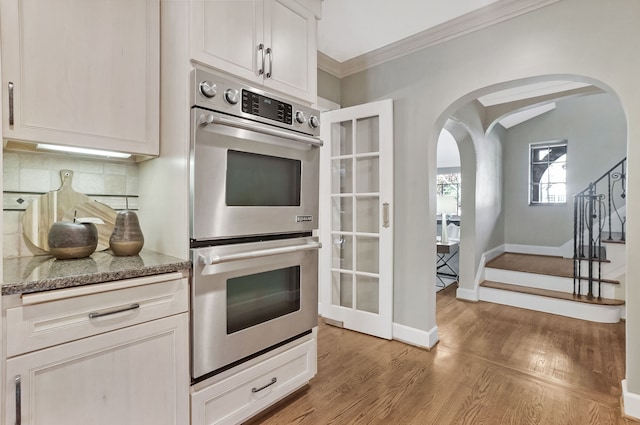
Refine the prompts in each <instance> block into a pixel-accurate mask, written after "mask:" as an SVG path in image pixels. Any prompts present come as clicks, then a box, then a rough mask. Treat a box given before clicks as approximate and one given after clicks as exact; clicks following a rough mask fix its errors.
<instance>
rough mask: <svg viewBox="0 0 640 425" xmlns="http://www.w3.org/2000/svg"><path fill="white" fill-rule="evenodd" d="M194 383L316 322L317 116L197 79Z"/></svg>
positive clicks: (216, 78) (204, 74) (230, 83)
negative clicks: (314, 233) (314, 232)
mask: <svg viewBox="0 0 640 425" xmlns="http://www.w3.org/2000/svg"><path fill="white" fill-rule="evenodd" d="M191 80H192V81H191V83H192V90H193V91H192V94H191V97H192V108H191V124H192V132H191V150H190V191H191V192H190V229H191V260H192V263H193V273H192V279H193V281H192V289H191V291H192V309H191V310H192V313H191V314H192V317H191V319H192V320H191V323H192V332H191V333H192V342H191V344H192V350H191V353H192V359H191V360H192V362H191V364H192V368H191V372H192V380H193V381H194V382H196V381H200V380H203V379H206V378H207V377H209V376H212V375H214V374H216V373H218V372H220V371H223V370H226V369H228V368H230V367H233V366H235V365H237V364H239V363H241V362H243V361H246V360H247V359H250V358H252V357H255V356H257V355H260V354H262V353H264V352H266V351H268V350H270V349H273V348H275V347H277V346H280V345H282V344H285V343H287V342H288V341H291V340H293V339H296V338H298V337H300V336H302V335H304V334H306V333H309V332H311V329H312V328H313V327H314V326H316V324H317V314H318V311H317V310H318V249H319V248H320V244H319V242H318V240H317V238H316V237H314V236H312V231H313V230H314V229H316V228H317V227H318V167H319V147H320V146H321V145H322V142H321V141H320V139H319V137H318V135H319V128H318V127H319V121H318V112H317V111H315V110H313V109H311V108H308V107H305V106H302V105H296V104H294V103H292V102H289V101H285V100H283V99H281V98H278V97H277V96H272V95H269V94H268V93H266V92H264V91H262V90H259V89H255V88H252V87H249V86H246V85H244V84H241V83H239V82H237V81H234V80H232V79H230V78H227V77H224V76H222V75H218V74H214V73H211V72H209V71H204V70H201V69H196V70H194V71H193V72H192V79H191Z"/></svg>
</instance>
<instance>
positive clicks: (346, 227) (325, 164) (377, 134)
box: [319, 99, 393, 339]
mask: <svg viewBox="0 0 640 425" xmlns="http://www.w3.org/2000/svg"><path fill="white" fill-rule="evenodd" d="M321 122H322V124H321V131H320V134H321V138H322V140H323V141H324V142H325V146H324V147H323V148H322V150H321V155H320V162H321V165H320V170H321V171H320V209H321V211H320V239H321V241H322V243H323V249H321V250H320V273H319V278H320V300H321V305H320V313H321V314H322V316H323V317H325V318H327V319H330V320H331V321H335V322H339V323H342V325H343V326H344V327H345V328H348V329H352V330H355V331H358V332H363V333H367V334H370V335H375V336H378V337H381V338H386V339H391V336H392V332H391V331H392V320H393V102H392V101H391V100H390V99H388V100H383V101H378V102H372V103H367V104H364V105H358V106H353V107H349V108H344V109H338V110H335V111H330V112H324V113H322V119H321Z"/></svg>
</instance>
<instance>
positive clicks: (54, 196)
mask: <svg viewBox="0 0 640 425" xmlns="http://www.w3.org/2000/svg"><path fill="white" fill-rule="evenodd" d="M60 177H61V178H62V185H61V186H60V189H58V190H52V191H51V192H49V193H45V194H44V195H41V196H40V197H39V198H35V199H34V200H33V201H32V202H31V204H30V205H29V206H28V207H27V209H26V210H25V212H24V214H23V216H22V229H23V233H24V236H25V238H27V239H28V240H29V242H31V243H32V244H33V245H35V246H37V247H38V248H40V249H42V250H44V251H47V252H49V243H48V237H49V229H50V228H51V225H52V224H53V223H55V222H56V221H61V220H62V219H63V217H64V215H65V214H66V213H67V211H69V210H70V209H71V208H73V207H74V206H75V205H78V204H82V203H84V202H89V201H90V199H89V197H88V196H87V195H85V194H83V193H79V192H76V191H75V190H73V188H72V187H71V185H72V183H73V171H71V170H60Z"/></svg>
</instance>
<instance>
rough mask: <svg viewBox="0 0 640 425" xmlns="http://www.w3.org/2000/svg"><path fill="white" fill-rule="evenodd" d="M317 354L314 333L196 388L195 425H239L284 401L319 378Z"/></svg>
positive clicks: (193, 420) (193, 411)
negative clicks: (316, 375) (239, 369)
mask: <svg viewBox="0 0 640 425" xmlns="http://www.w3.org/2000/svg"><path fill="white" fill-rule="evenodd" d="M316 350H317V345H316V338H315V332H314V334H313V337H312V338H308V339H303V342H298V343H297V345H296V343H292V344H291V346H289V348H287V349H286V351H282V352H277V353H278V354H275V355H272V356H271V357H268V358H266V359H265V360H262V361H259V362H258V363H256V364H253V365H251V366H249V367H247V368H245V369H244V370H241V371H239V372H234V373H233V374H231V375H229V376H226V377H224V378H221V379H219V380H218V381H215V382H213V383H211V384H210V385H209V386H206V387H203V388H200V387H198V386H196V387H197V389H196V390H195V391H193V392H192V394H191V425H213V424H239V423H241V422H242V421H244V420H246V419H248V418H250V417H251V416H254V415H255V414H256V413H258V412H260V411H261V410H264V409H265V408H267V407H268V406H270V405H272V404H274V403H275V402H277V401H278V400H281V399H282V398H284V397H286V396H287V395H289V394H291V393H292V392H294V391H296V390H297V389H299V388H301V387H302V386H304V385H305V384H307V383H308V382H309V380H310V379H311V378H313V377H314V376H315V374H316V370H317V358H316V355H317V354H316ZM265 356H268V355H265Z"/></svg>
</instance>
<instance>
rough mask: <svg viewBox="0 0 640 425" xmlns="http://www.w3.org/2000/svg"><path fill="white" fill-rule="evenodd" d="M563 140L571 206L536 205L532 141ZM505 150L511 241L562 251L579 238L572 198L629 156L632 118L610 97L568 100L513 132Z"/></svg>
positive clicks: (508, 238) (507, 227)
mask: <svg viewBox="0 0 640 425" xmlns="http://www.w3.org/2000/svg"><path fill="white" fill-rule="evenodd" d="M560 139H566V140H567V141H568V148H567V149H568V150H567V152H568V154H567V158H568V159H567V203H566V204H565V205H533V206H530V205H529V197H528V191H527V189H528V185H529V143H536V142H545V141H553V140H560ZM503 146H504V172H505V179H504V210H505V243H508V244H519V245H539V246H548V247H558V246H560V245H562V244H564V243H565V242H567V241H569V240H571V239H572V238H573V202H572V199H571V195H573V194H575V193H578V192H580V191H582V190H584V189H586V187H587V186H588V184H589V183H590V182H593V181H594V180H596V179H597V178H599V177H600V176H601V175H602V174H603V173H605V172H606V171H608V170H609V169H610V168H611V167H613V166H614V165H615V164H617V163H618V161H620V160H621V159H622V158H624V157H625V156H626V155H627V122H626V117H625V115H624V111H623V110H622V107H621V106H620V101H619V100H618V99H617V98H615V97H614V96H612V95H610V94H606V93H605V94H598V95H591V96H585V97H577V98H572V99H567V100H564V101H561V102H558V103H557V107H556V109H555V110H553V111H550V112H547V113H545V114H543V115H541V116H539V117H536V118H534V119H532V120H529V121H527V122H524V123H522V124H520V125H517V126H515V127H512V128H510V129H509V130H507V131H506V137H505V138H504V143H503ZM523 223H526V226H525V225H523Z"/></svg>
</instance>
